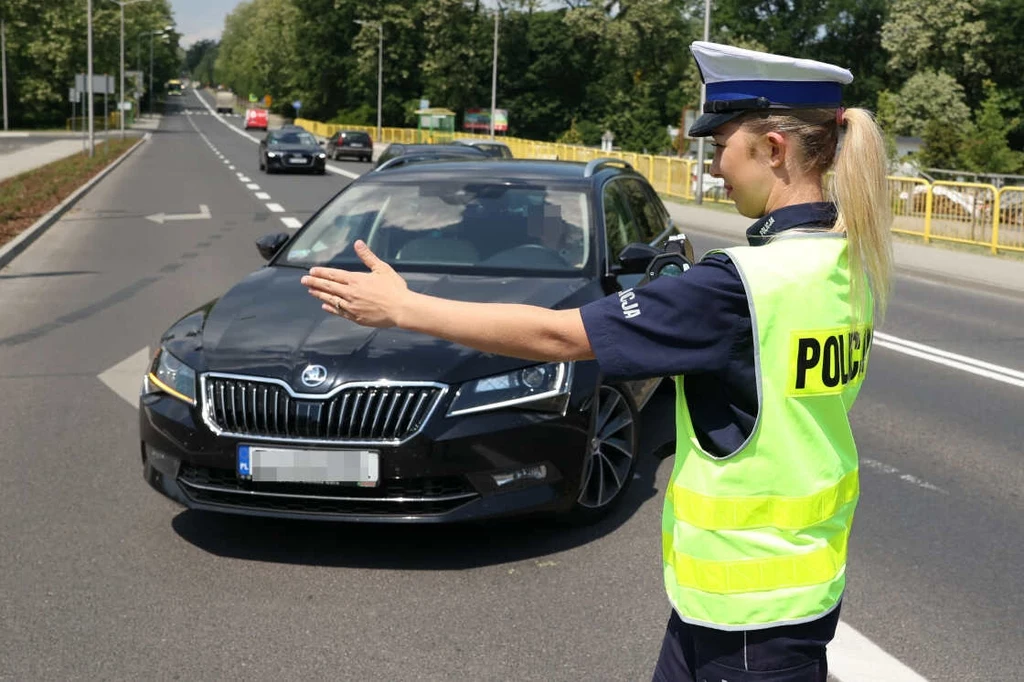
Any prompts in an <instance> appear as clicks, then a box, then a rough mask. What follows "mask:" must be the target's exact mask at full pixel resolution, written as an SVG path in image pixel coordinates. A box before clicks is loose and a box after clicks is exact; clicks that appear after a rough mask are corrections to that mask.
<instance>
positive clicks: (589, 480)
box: [565, 384, 640, 525]
mask: <svg viewBox="0 0 1024 682" xmlns="http://www.w3.org/2000/svg"><path fill="white" fill-rule="evenodd" d="M593 415H594V416H593V420H592V422H591V426H590V439H589V441H590V444H589V445H588V446H587V457H586V460H585V461H584V464H583V473H582V475H581V476H580V491H579V495H578V497H577V498H576V501H575V502H574V503H573V506H572V508H571V509H570V510H569V513H568V514H567V515H566V517H565V521H567V522H568V523H570V524H572V525H588V524H591V523H595V522H597V521H599V520H601V519H603V518H604V517H605V516H607V515H608V514H609V513H611V512H612V511H613V510H614V509H615V508H616V507H618V506H619V505H620V504H621V503H622V500H623V499H624V498H625V497H626V492H627V491H628V490H629V485H630V483H632V481H633V474H634V472H635V471H636V463H637V459H638V458H639V455H640V452H639V450H640V429H639V410H638V409H637V407H636V404H635V403H634V402H633V399H632V398H631V397H630V396H629V394H628V393H627V392H626V391H624V390H623V389H622V388H621V387H619V386H616V385H614V384H601V386H600V387H599V388H598V390H597V395H596V404H595V405H594V409H593Z"/></svg>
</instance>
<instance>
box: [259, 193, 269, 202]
mask: <svg viewBox="0 0 1024 682" xmlns="http://www.w3.org/2000/svg"><path fill="white" fill-rule="evenodd" d="M256 198H257V199H261V200H263V201H266V200H267V199H269V198H270V195H269V194H267V193H266V192H256Z"/></svg>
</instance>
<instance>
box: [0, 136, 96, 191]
mask: <svg viewBox="0 0 1024 682" xmlns="http://www.w3.org/2000/svg"><path fill="white" fill-rule="evenodd" d="M80 151H82V140H81V139H72V140H55V141H53V142H47V143H46V144H41V145H38V146H35V147H29V148H27V149H19V150H18V151H16V152H12V153H10V154H0V181H3V180H6V179H7V178H13V177H14V176H15V175H21V174H22V173H25V172H27V171H30V170H33V169H35V168H39V167H40V166H45V165H46V164H48V163H53V162H54V161H59V160H61V159H63V158H66V157H68V156H71V155H72V154H76V153H78V152H80Z"/></svg>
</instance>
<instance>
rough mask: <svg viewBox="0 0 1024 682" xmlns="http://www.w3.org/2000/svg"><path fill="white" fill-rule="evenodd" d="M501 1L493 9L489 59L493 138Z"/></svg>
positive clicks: (496, 98) (496, 97) (496, 96)
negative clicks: (492, 41)
mask: <svg viewBox="0 0 1024 682" xmlns="http://www.w3.org/2000/svg"><path fill="white" fill-rule="evenodd" d="M499 17H501V3H498V6H497V7H496V8H495V10H494V56H493V57H492V59H491V139H492V140H493V139H494V117H495V115H496V114H497V111H498V110H497V106H498V21H499Z"/></svg>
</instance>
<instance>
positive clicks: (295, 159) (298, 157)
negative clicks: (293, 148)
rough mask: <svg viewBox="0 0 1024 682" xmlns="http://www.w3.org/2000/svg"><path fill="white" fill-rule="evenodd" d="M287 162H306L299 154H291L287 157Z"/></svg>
mask: <svg viewBox="0 0 1024 682" xmlns="http://www.w3.org/2000/svg"><path fill="white" fill-rule="evenodd" d="M288 163H306V159H304V158H302V157H301V156H293V157H291V158H290V159H288Z"/></svg>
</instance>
